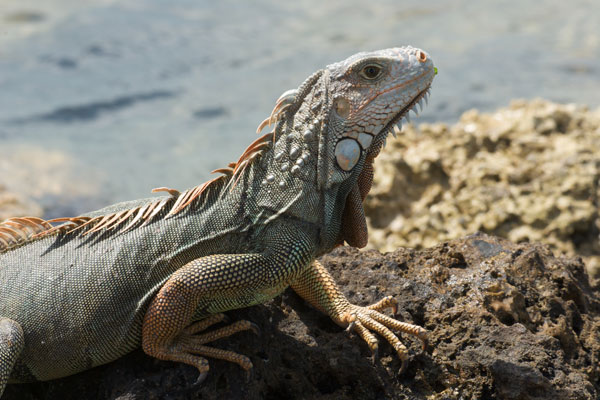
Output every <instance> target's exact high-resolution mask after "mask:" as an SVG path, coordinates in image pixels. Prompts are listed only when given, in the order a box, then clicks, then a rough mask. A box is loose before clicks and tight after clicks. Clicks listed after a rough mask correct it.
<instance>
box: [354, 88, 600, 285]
mask: <svg viewBox="0 0 600 400" xmlns="http://www.w3.org/2000/svg"><path fill="white" fill-rule="evenodd" d="M388 142H389V146H388V148H387V149H385V150H384V151H383V152H382V154H381V155H380V156H379V157H378V158H377V159H376V160H375V180H374V184H373V188H372V190H371V193H370V195H369V196H368V197H367V199H366V202H365V211H366V213H367V216H368V220H369V231H370V246H371V248H377V249H379V250H381V251H391V250H393V249H395V248H397V247H401V246H402V247H414V248H425V247H429V246H433V245H435V244H437V243H439V242H441V241H445V240H451V239H455V238H458V237H461V236H464V235H468V234H470V233H472V232H476V231H484V232H486V233H490V234H494V235H499V236H502V237H505V238H508V239H509V240H511V241H513V242H525V241H527V242H542V243H546V244H549V245H550V246H551V247H552V248H553V249H555V250H557V251H560V252H564V253H566V254H568V255H581V256H583V257H584V260H585V262H586V264H587V266H588V267H589V269H590V273H592V274H593V275H596V276H597V277H600V212H599V211H598V210H599V207H600V184H599V182H600V158H599V157H598V154H600V109H598V110H596V111H590V110H588V109H587V108H585V107H580V106H576V105H573V104H568V105H561V104H555V103H551V102H548V101H544V100H534V101H531V102H525V101H514V102H513V103H511V105H510V106H509V107H508V108H504V109H500V110H498V111H497V112H494V113H491V114H488V113H479V112H477V111H475V110H472V111H468V112H466V113H464V114H463V115H462V117H461V119H460V121H459V122H458V123H457V124H455V125H452V126H448V125H446V124H423V125H421V126H420V127H419V129H415V128H414V127H412V126H410V125H409V126H407V127H405V129H404V131H403V134H402V135H399V138H398V140H389V141H388Z"/></svg>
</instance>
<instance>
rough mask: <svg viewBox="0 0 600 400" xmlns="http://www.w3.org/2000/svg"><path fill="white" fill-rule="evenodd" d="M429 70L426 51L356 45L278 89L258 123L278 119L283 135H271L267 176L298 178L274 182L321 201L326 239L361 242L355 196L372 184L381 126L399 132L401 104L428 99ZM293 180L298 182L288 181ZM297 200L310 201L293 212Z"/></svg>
mask: <svg viewBox="0 0 600 400" xmlns="http://www.w3.org/2000/svg"><path fill="white" fill-rule="evenodd" d="M435 73H436V70H435V68H434V66H433V62H432V61H431V59H430V57H429V55H428V54H427V53H425V52H424V51H423V50H420V49H417V48H413V47H410V46H407V47H397V48H391V49H385V50H379V51H375V52H364V53H358V54H355V55H353V56H351V57H349V58H348V59H346V60H344V61H341V62H338V63H335V64H331V65H329V66H327V67H326V68H325V69H323V70H320V71H318V72H316V73H315V74H313V75H312V76H310V77H309V78H308V79H307V80H306V81H305V82H304V83H303V84H302V85H301V86H300V87H299V88H298V89H294V90H289V91H287V92H285V93H284V94H283V95H282V96H281V97H280V98H279V100H278V102H277V104H276V106H275V109H274V110H273V113H272V115H271V117H270V118H268V119H267V120H265V121H264V122H263V124H261V126H259V130H260V129H262V128H263V127H264V126H265V125H266V124H267V123H271V122H273V121H278V124H277V127H276V130H275V134H276V135H280V136H283V135H285V136H286V137H285V140H283V139H284V138H282V140H281V141H279V140H278V143H277V147H276V148H275V157H274V168H273V171H275V172H274V173H273V174H272V175H270V177H271V178H273V179H272V181H273V183H274V184H275V183H277V182H279V180H280V178H279V176H283V175H284V174H285V175H288V174H289V176H293V177H295V178H297V179H296V181H288V180H285V179H284V180H281V182H280V184H281V187H282V188H285V189H286V190H287V192H288V193H290V194H292V193H296V192H298V193H300V192H302V191H303V192H304V193H303V196H305V197H304V199H305V201H304V203H308V202H310V203H311V204H314V203H315V202H317V201H318V202H319V203H320V206H319V207H318V208H319V209H320V210H323V211H322V212H323V213H324V214H322V215H321V216H320V217H319V221H318V222H319V223H320V224H321V226H322V227H323V228H324V229H323V230H322V234H321V239H322V242H323V243H324V244H325V247H327V246H328V245H333V244H337V243H341V242H343V241H346V242H348V243H349V244H350V245H353V246H357V247H363V246H364V245H366V243H367V228H366V222H365V217H364V210H363V207H362V200H363V199H364V198H365V196H366V195H367V193H368V192H369V190H370V188H371V183H372V177H373V167H372V162H373V160H374V158H375V157H376V156H377V154H378V153H379V151H380V150H381V148H382V146H383V144H384V143H385V140H386V138H387V136H388V134H390V133H392V134H395V133H397V132H399V131H400V129H401V128H400V127H399V126H398V125H399V124H400V123H401V121H402V119H408V112H409V111H410V110H413V111H415V113H416V112H417V109H418V108H422V106H423V102H424V101H427V97H428V91H429V88H430V86H431V82H432V80H433V77H434V76H435ZM278 139H279V136H278ZM286 165H289V169H287V168H288V167H287V166H286ZM280 170H286V172H285V173H282V172H280ZM287 171H289V172H287ZM300 181H304V186H296V187H293V184H294V182H300ZM265 183H266V184H268V180H267V181H265ZM310 183H312V185H310ZM299 185H300V184H299ZM309 186H310V187H309ZM295 189H300V191H299V190H295ZM313 192H314V193H313ZM313 197H319V199H318V200H317V199H316V198H313ZM296 200H297V197H295V198H294V202H296ZM302 207H304V208H305V209H307V208H310V207H308V206H307V205H306V204H303V205H301V206H300V207H298V208H299V210H295V211H294V213H299V212H301V211H302ZM290 209H291V208H290ZM304 218H311V216H304ZM314 218H316V217H314Z"/></svg>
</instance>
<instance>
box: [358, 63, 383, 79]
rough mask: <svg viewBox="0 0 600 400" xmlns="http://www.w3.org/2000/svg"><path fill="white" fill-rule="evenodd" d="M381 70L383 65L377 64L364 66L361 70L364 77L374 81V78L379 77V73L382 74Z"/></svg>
mask: <svg viewBox="0 0 600 400" xmlns="http://www.w3.org/2000/svg"><path fill="white" fill-rule="evenodd" d="M381 70H382V68H381V66H379V65H377V64H369V65H365V66H364V67H363V69H362V70H361V71H360V75H361V76H362V77H363V78H365V79H368V80H370V81H372V80H373V79H377V78H379V75H381Z"/></svg>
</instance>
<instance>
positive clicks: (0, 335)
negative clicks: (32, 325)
mask: <svg viewBox="0 0 600 400" xmlns="http://www.w3.org/2000/svg"><path fill="white" fill-rule="evenodd" d="M24 347H25V336H24V334H23V329H22V328H21V325H19V324H18V323H17V322H15V321H13V320H12V319H8V318H1V317H0V397H1V396H2V393H4V388H5V387H6V384H7V383H8V378H9V377H10V373H11V371H12V369H13V367H14V365H15V362H16V361H17V359H18V358H19V355H20V354H21V351H23V348H24Z"/></svg>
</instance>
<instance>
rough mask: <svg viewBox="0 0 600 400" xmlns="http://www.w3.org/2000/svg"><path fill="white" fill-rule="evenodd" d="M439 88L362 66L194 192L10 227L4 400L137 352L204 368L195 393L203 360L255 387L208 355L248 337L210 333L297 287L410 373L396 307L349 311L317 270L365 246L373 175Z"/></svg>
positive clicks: (299, 97)
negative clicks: (385, 345)
mask: <svg viewBox="0 0 600 400" xmlns="http://www.w3.org/2000/svg"><path fill="white" fill-rule="evenodd" d="M435 73H436V69H435V68H434V66H433V63H432V61H431V59H430V58H429V56H428V55H427V53H425V52H424V51H422V50H420V49H416V48H413V47H410V46H408V47H400V48H391V49H386V50H380V51H376V52H370V53H358V54H355V55H353V56H352V57H350V58H348V59H346V60H344V61H341V62H338V63H335V64H332V65H329V66H328V67H326V68H325V69H322V70H319V71H317V72H315V73H314V74H312V75H311V76H310V77H309V78H308V79H307V80H306V81H305V82H304V83H303V84H302V85H300V87H298V89H294V90H288V91H287V92H285V93H284V94H283V95H282V96H281V97H280V98H279V100H278V101H277V103H276V105H275V108H274V109H273V112H272V113H271V115H270V117H269V118H267V119H266V120H265V121H263V122H262V123H261V124H260V126H259V127H258V132H260V131H262V130H263V129H264V128H265V127H267V126H269V127H270V126H273V127H274V128H273V130H272V131H270V132H269V133H267V134H265V135H263V136H261V137H260V138H259V139H257V140H256V141H254V142H253V143H252V144H251V145H250V146H249V147H248V148H247V149H246V150H245V151H244V153H243V154H242V155H241V157H240V158H239V160H238V161H237V162H236V163H232V164H229V166H228V167H227V168H222V169H218V170H216V171H214V172H217V173H219V174H220V175H219V176H218V177H216V178H214V179H212V180H210V181H208V182H206V183H204V184H202V185H200V186H197V187H194V188H192V189H189V190H186V191H184V192H182V193H180V192H178V191H177V190H174V189H168V188H159V189H155V190H154V191H164V192H166V193H167V195H165V196H163V197H158V198H156V197H155V198H149V199H142V200H135V201H129V202H124V203H119V204H115V205H112V206H109V207H106V208H104V209H101V210H99V211H95V212H91V213H89V214H86V215H83V216H79V217H75V218H60V219H54V220H50V221H45V220H42V219H39V218H31V217H29V218H11V219H9V220H6V221H4V222H3V223H2V224H0V395H1V393H2V392H3V390H4V388H5V386H6V384H7V383H8V382H11V383H12V382H26V381H31V380H49V379H54V378H59V377H63V376H67V375H71V374H75V373H77V372H79V371H83V370H86V369H89V368H92V367H94V366H97V365H100V364H104V363H107V362H110V361H112V360H115V359H117V358H119V357H121V356H123V355H124V354H126V353H128V352H129V351H131V350H133V349H135V348H136V347H139V346H140V345H141V346H142V348H143V349H144V351H145V352H146V353H147V354H149V355H151V356H154V357H156V358H159V359H162V360H171V361H179V362H183V363H186V364H189V365H192V366H194V367H196V368H197V369H198V370H199V371H200V376H199V380H202V379H204V378H205V377H206V374H207V372H208V369H209V365H208V361H207V360H206V358H205V357H212V358H218V359H223V360H228V361H231V362H234V363H237V364H239V365H240V366H241V367H242V368H243V369H244V370H246V371H249V370H250V369H251V368H252V363H251V361H250V359H249V358H248V357H245V356H243V355H239V354H236V353H234V352H231V351H227V350H221V349H217V348H214V347H209V346H207V343H209V342H211V341H214V340H216V339H218V338H222V337H226V336H229V335H231V334H233V333H236V332H240V331H243V330H248V329H255V328H256V327H255V326H254V324H252V323H251V322H248V321H238V322H235V323H233V324H231V325H229V326H226V327H223V328H220V329H216V330H212V331H209V332H204V331H205V330H206V328H208V327H210V326H212V325H213V324H216V323H218V322H221V321H223V320H224V318H225V316H224V314H223V312H225V311H227V310H232V309H237V308H242V307H248V306H251V305H254V304H259V303H262V302H265V301H266V300H268V299H271V298H273V297H275V296H277V295H278V294H280V293H281V292H282V291H283V290H284V289H286V288H287V287H289V286H291V287H292V288H293V289H294V290H295V291H296V292H297V293H298V294H299V295H300V296H302V297H303V298H304V299H305V300H306V301H308V302H309V303H310V304H312V305H313V306H314V307H316V308H317V309H319V310H321V311H322V312H324V313H326V314H327V315H329V316H330V317H331V318H332V319H333V320H334V321H335V322H336V323H337V324H338V325H340V326H342V327H348V328H350V329H353V330H354V331H355V332H356V333H358V335H359V336H360V337H362V339H364V340H365V341H366V342H367V344H368V346H369V347H370V349H371V350H372V351H373V352H375V351H376V350H377V346H378V344H377V339H376V338H375V335H374V333H373V332H375V333H378V334H379V335H381V336H383V337H384V338H385V339H386V340H387V341H388V342H389V343H390V344H391V345H392V346H393V347H394V349H395V350H396V352H397V354H398V356H399V358H400V359H401V360H402V367H401V371H402V370H403V369H404V368H405V367H406V363H407V359H408V353H407V349H406V347H405V346H404V345H403V344H402V343H401V342H400V340H399V339H398V338H397V336H396V335H395V334H394V333H392V330H396V331H402V332H407V333H409V334H413V335H416V336H417V337H418V338H420V339H421V340H423V343H424V344H425V343H426V338H427V331H426V330H425V329H423V328H421V327H419V326H416V325H411V324H408V323H404V322H400V321H397V320H395V319H393V318H391V317H389V316H387V315H385V314H382V313H381V311H382V310H383V309H385V308H393V309H395V308H396V301H395V300H394V299H393V298H391V297H386V298H384V299H382V300H381V301H379V302H378V303H376V304H373V305H370V306H367V307H361V306H357V305H353V304H350V303H349V302H348V301H347V299H346V298H345V297H344V295H343V294H342V293H341V291H340V289H339V288H338V287H337V286H336V284H335V282H334V281H333V279H332V277H331V276H330V274H329V273H328V272H327V270H326V269H325V268H324V267H323V266H322V265H321V264H320V263H319V262H318V261H316V260H315V258H316V257H318V256H320V255H322V254H324V253H326V252H328V251H330V250H331V249H332V248H334V247H335V246H338V245H341V244H343V243H344V241H345V242H347V243H348V244H349V245H352V246H357V247H363V246H364V245H366V243H367V226H366V222H365V215H364V210H363V206H362V201H363V200H364V198H365V196H366V195H367V193H368V192H369V190H370V187H371V183H372V179H373V166H372V164H373V160H374V158H375V157H376V156H377V154H378V153H379V151H380V150H381V148H382V146H383V145H384V143H385V140H386V137H387V135H388V134H389V133H392V134H394V132H399V129H400V127H399V126H398V125H399V124H400V122H401V120H402V119H403V118H405V119H408V112H409V111H410V110H413V111H415V113H416V109H417V107H422V106H423V101H427V98H428V95H429V89H430V85H431V83H432V80H433V77H434V75H435ZM200 332H203V333H200Z"/></svg>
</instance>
